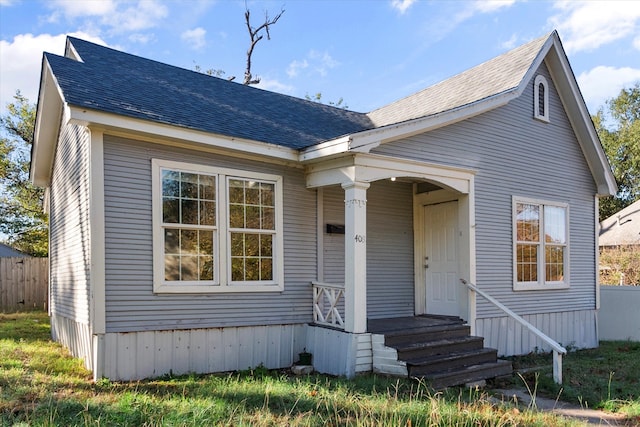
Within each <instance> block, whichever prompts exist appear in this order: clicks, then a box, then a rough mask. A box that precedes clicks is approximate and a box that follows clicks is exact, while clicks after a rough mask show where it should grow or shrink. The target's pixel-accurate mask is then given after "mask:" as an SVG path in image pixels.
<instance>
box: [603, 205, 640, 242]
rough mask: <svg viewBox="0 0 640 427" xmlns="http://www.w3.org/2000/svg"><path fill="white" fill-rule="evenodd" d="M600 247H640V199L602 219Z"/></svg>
mask: <svg viewBox="0 0 640 427" xmlns="http://www.w3.org/2000/svg"><path fill="white" fill-rule="evenodd" d="M598 243H599V245H600V248H601V249H603V248H616V247H622V246H625V247H638V248H640V200H638V201H636V202H634V203H632V204H630V205H629V206H627V207H626V208H624V209H622V210H621V211H619V212H616V213H615V214H613V215H611V216H610V217H609V218H606V219H604V220H602V222H601V223H600V239H599V242H598Z"/></svg>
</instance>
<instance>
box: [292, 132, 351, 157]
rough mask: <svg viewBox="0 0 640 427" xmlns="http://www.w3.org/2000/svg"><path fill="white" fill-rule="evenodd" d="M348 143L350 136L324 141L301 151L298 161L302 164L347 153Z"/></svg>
mask: <svg viewBox="0 0 640 427" xmlns="http://www.w3.org/2000/svg"><path fill="white" fill-rule="evenodd" d="M350 143H351V135H347V136H343V137H340V138H336V139H332V140H329V141H325V142H322V143H320V144H317V145H313V146H311V147H307V148H304V149H303V150H301V151H300V156H299V159H300V161H301V162H304V161H310V160H315V159H321V158H325V157H329V156H333V155H335V154H340V153H345V152H347V151H349V145H350Z"/></svg>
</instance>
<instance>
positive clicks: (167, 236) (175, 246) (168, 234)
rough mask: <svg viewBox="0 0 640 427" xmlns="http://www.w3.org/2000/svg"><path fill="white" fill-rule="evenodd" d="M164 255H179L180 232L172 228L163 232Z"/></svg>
mask: <svg viewBox="0 0 640 427" xmlns="http://www.w3.org/2000/svg"><path fill="white" fill-rule="evenodd" d="M164 253H165V254H166V255H168V254H179V253H180V231H179V230H176V229H173V228H166V229H165V230H164Z"/></svg>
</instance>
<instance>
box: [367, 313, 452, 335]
mask: <svg viewBox="0 0 640 427" xmlns="http://www.w3.org/2000/svg"><path fill="white" fill-rule="evenodd" d="M463 323H464V321H463V320H462V319H460V318H459V317H456V316H440V315H433V314H425V315H420V316H412V317H392V318H386V319H369V320H367V332H370V333H372V334H389V333H393V332H401V331H402V332H406V331H412V330H424V329H428V328H433V327H439V326H448V325H461V324H463Z"/></svg>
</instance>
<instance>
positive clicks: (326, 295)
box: [312, 282, 344, 329]
mask: <svg viewBox="0 0 640 427" xmlns="http://www.w3.org/2000/svg"><path fill="white" fill-rule="evenodd" d="M312 285H313V322H314V323H316V324H318V325H324V326H331V327H333V328H338V329H344V286H340V285H332V284H328V283H320V282H312ZM340 311H342V314H341V313H340Z"/></svg>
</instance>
